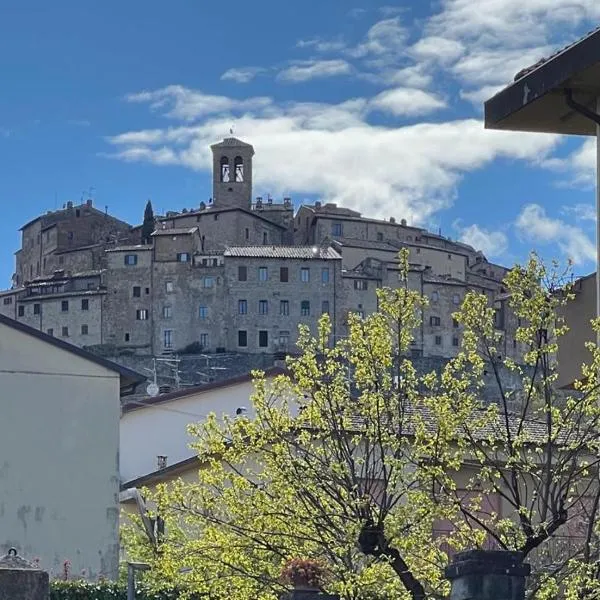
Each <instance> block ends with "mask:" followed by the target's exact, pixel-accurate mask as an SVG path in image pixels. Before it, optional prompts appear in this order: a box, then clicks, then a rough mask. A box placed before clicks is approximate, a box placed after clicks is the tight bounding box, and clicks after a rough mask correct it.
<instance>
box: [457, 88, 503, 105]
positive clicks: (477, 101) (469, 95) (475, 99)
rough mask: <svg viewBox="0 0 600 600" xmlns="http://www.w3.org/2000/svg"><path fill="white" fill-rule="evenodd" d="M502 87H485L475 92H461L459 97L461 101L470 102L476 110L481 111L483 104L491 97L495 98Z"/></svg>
mask: <svg viewBox="0 0 600 600" xmlns="http://www.w3.org/2000/svg"><path fill="white" fill-rule="evenodd" d="M504 87H505V86H504V85H485V86H483V87H482V88H478V89H475V90H470V91H464V90H461V91H460V97H461V98H462V99H463V100H467V101H468V102H471V104H474V105H475V106H476V107H477V108H480V109H482V108H483V103H484V102H485V101H486V100H489V99H490V98H491V97H492V96H495V95H496V94H497V93H498V92H499V91H500V90H501V89H503V88H504Z"/></svg>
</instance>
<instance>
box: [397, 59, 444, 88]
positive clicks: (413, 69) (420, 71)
mask: <svg viewBox="0 0 600 600" xmlns="http://www.w3.org/2000/svg"><path fill="white" fill-rule="evenodd" d="M386 81H387V83H388V85H401V86H405V87H411V88H427V87H429V86H430V85H431V82H432V81H433V76H432V74H431V73H430V72H428V70H427V67H426V65H424V64H422V63H421V64H417V65H412V66H410V67H403V68H402V69H397V70H396V71H393V72H391V73H388V74H387V75H386Z"/></svg>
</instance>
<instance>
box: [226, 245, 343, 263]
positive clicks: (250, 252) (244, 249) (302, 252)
mask: <svg viewBox="0 0 600 600" xmlns="http://www.w3.org/2000/svg"><path fill="white" fill-rule="evenodd" d="M224 255H225V256H240V257H247V258H298V259H302V260H305V259H321V260H337V259H341V258H342V257H341V255H340V254H339V253H338V252H336V251H335V250H334V249H333V248H331V247H327V248H322V247H320V246H229V247H228V248H227V249H226V250H225V252H224Z"/></svg>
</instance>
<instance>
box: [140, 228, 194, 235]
mask: <svg viewBox="0 0 600 600" xmlns="http://www.w3.org/2000/svg"><path fill="white" fill-rule="evenodd" d="M196 231H198V228H197V227H173V228H172V229H157V230H156V231H153V232H152V234H151V235H153V236H154V235H189V234H191V233H194V232H196Z"/></svg>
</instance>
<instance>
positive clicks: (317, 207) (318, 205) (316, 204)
mask: <svg viewBox="0 0 600 600" xmlns="http://www.w3.org/2000/svg"><path fill="white" fill-rule="evenodd" d="M315 208H316V209H317V210H319V209H320V208H321V203H320V202H319V201H317V202H315Z"/></svg>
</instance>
